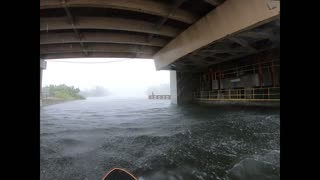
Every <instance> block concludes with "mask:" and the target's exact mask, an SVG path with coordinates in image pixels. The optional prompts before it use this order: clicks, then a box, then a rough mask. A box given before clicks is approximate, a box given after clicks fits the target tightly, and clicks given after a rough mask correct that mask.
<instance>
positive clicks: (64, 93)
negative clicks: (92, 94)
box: [42, 84, 85, 100]
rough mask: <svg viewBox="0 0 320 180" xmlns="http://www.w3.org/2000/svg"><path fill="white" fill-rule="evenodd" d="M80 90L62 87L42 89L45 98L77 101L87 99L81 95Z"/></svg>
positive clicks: (50, 86)
mask: <svg viewBox="0 0 320 180" xmlns="http://www.w3.org/2000/svg"><path fill="white" fill-rule="evenodd" d="M79 93H80V89H79V88H75V87H73V86H67V85H65V84H61V85H49V86H46V87H44V88H42V95H43V98H56V99H60V100H76V99H85V98H84V97H83V96H82V95H80V94H79Z"/></svg>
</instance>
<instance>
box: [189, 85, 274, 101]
mask: <svg viewBox="0 0 320 180" xmlns="http://www.w3.org/2000/svg"><path fill="white" fill-rule="evenodd" d="M194 99H196V100H233V101H237V100H242V101H280V87H264V88H241V89H226V90H213V91H198V92H195V93H194Z"/></svg>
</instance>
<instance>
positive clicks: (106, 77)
mask: <svg viewBox="0 0 320 180" xmlns="http://www.w3.org/2000/svg"><path fill="white" fill-rule="evenodd" d="M57 61H68V62H69V61H71V62H84V63H65V62H57ZM107 61H119V62H112V63H90V64H89V63H87V62H107ZM169 76H170V73H169V71H156V70H155V66H154V62H153V60H151V59H114V58H101V59H96V58H95V59H56V60H47V69H46V70H44V71H43V77H42V86H46V85H49V84H55V85H58V84H66V85H71V86H75V87H79V88H80V89H86V88H92V87H94V86H103V87H105V88H107V89H108V90H109V91H111V93H112V94H113V95H117V96H145V95H146V94H145V91H146V89H147V88H148V86H155V85H160V84H165V83H168V84H169Z"/></svg>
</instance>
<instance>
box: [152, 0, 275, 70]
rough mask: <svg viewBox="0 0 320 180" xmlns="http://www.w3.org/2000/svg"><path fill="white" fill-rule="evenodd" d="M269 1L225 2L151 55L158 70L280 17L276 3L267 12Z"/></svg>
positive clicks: (242, 0) (237, 0) (233, 0)
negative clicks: (227, 37) (194, 52)
mask: <svg viewBox="0 0 320 180" xmlns="http://www.w3.org/2000/svg"><path fill="white" fill-rule="evenodd" d="M269 1H270V0H241V1H239V0H227V1H226V2H224V3H223V4H221V5H220V6H218V7H217V8H216V9H214V10H213V11H211V12H209V13H208V14H207V15H206V16H204V17H203V18H201V19H200V20H199V21H197V22H196V23H194V24H193V25H192V26H190V27H189V28H188V29H187V30H185V31H184V32H182V33H180V34H179V36H177V37H176V38H175V39H174V40H172V41H171V42H170V43H169V44H167V45H166V46H165V47H164V48H162V49H161V50H160V51H159V52H158V53H156V54H155V55H154V56H153V59H154V60H155V65H156V69H157V70H160V69H162V68H164V67H166V66H167V65H169V64H171V63H173V62H174V61H176V60H177V59H179V58H181V57H183V56H185V55H187V54H189V53H191V52H193V51H195V50H198V49H200V48H202V47H205V46H207V45H208V44H211V43H214V42H215V41H217V40H220V39H223V38H225V37H226V36H230V35H233V34H236V33H239V32H242V31H245V30H248V29H251V28H254V27H256V26H259V25H261V24H264V23H267V22H270V21H272V20H274V19H277V18H279V16H280V3H279V2H276V3H277V6H276V7H275V8H273V9H269V6H268V5H267V3H268V2H269Z"/></svg>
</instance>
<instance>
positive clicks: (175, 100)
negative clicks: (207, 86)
mask: <svg viewBox="0 0 320 180" xmlns="http://www.w3.org/2000/svg"><path fill="white" fill-rule="evenodd" d="M198 78H199V74H197V73H194V72H179V71H170V93H171V103H172V104H178V105H181V104H188V103H191V102H192V100H193V95H194V92H195V90H196V89H197V88H198V87H199V81H198Z"/></svg>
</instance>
